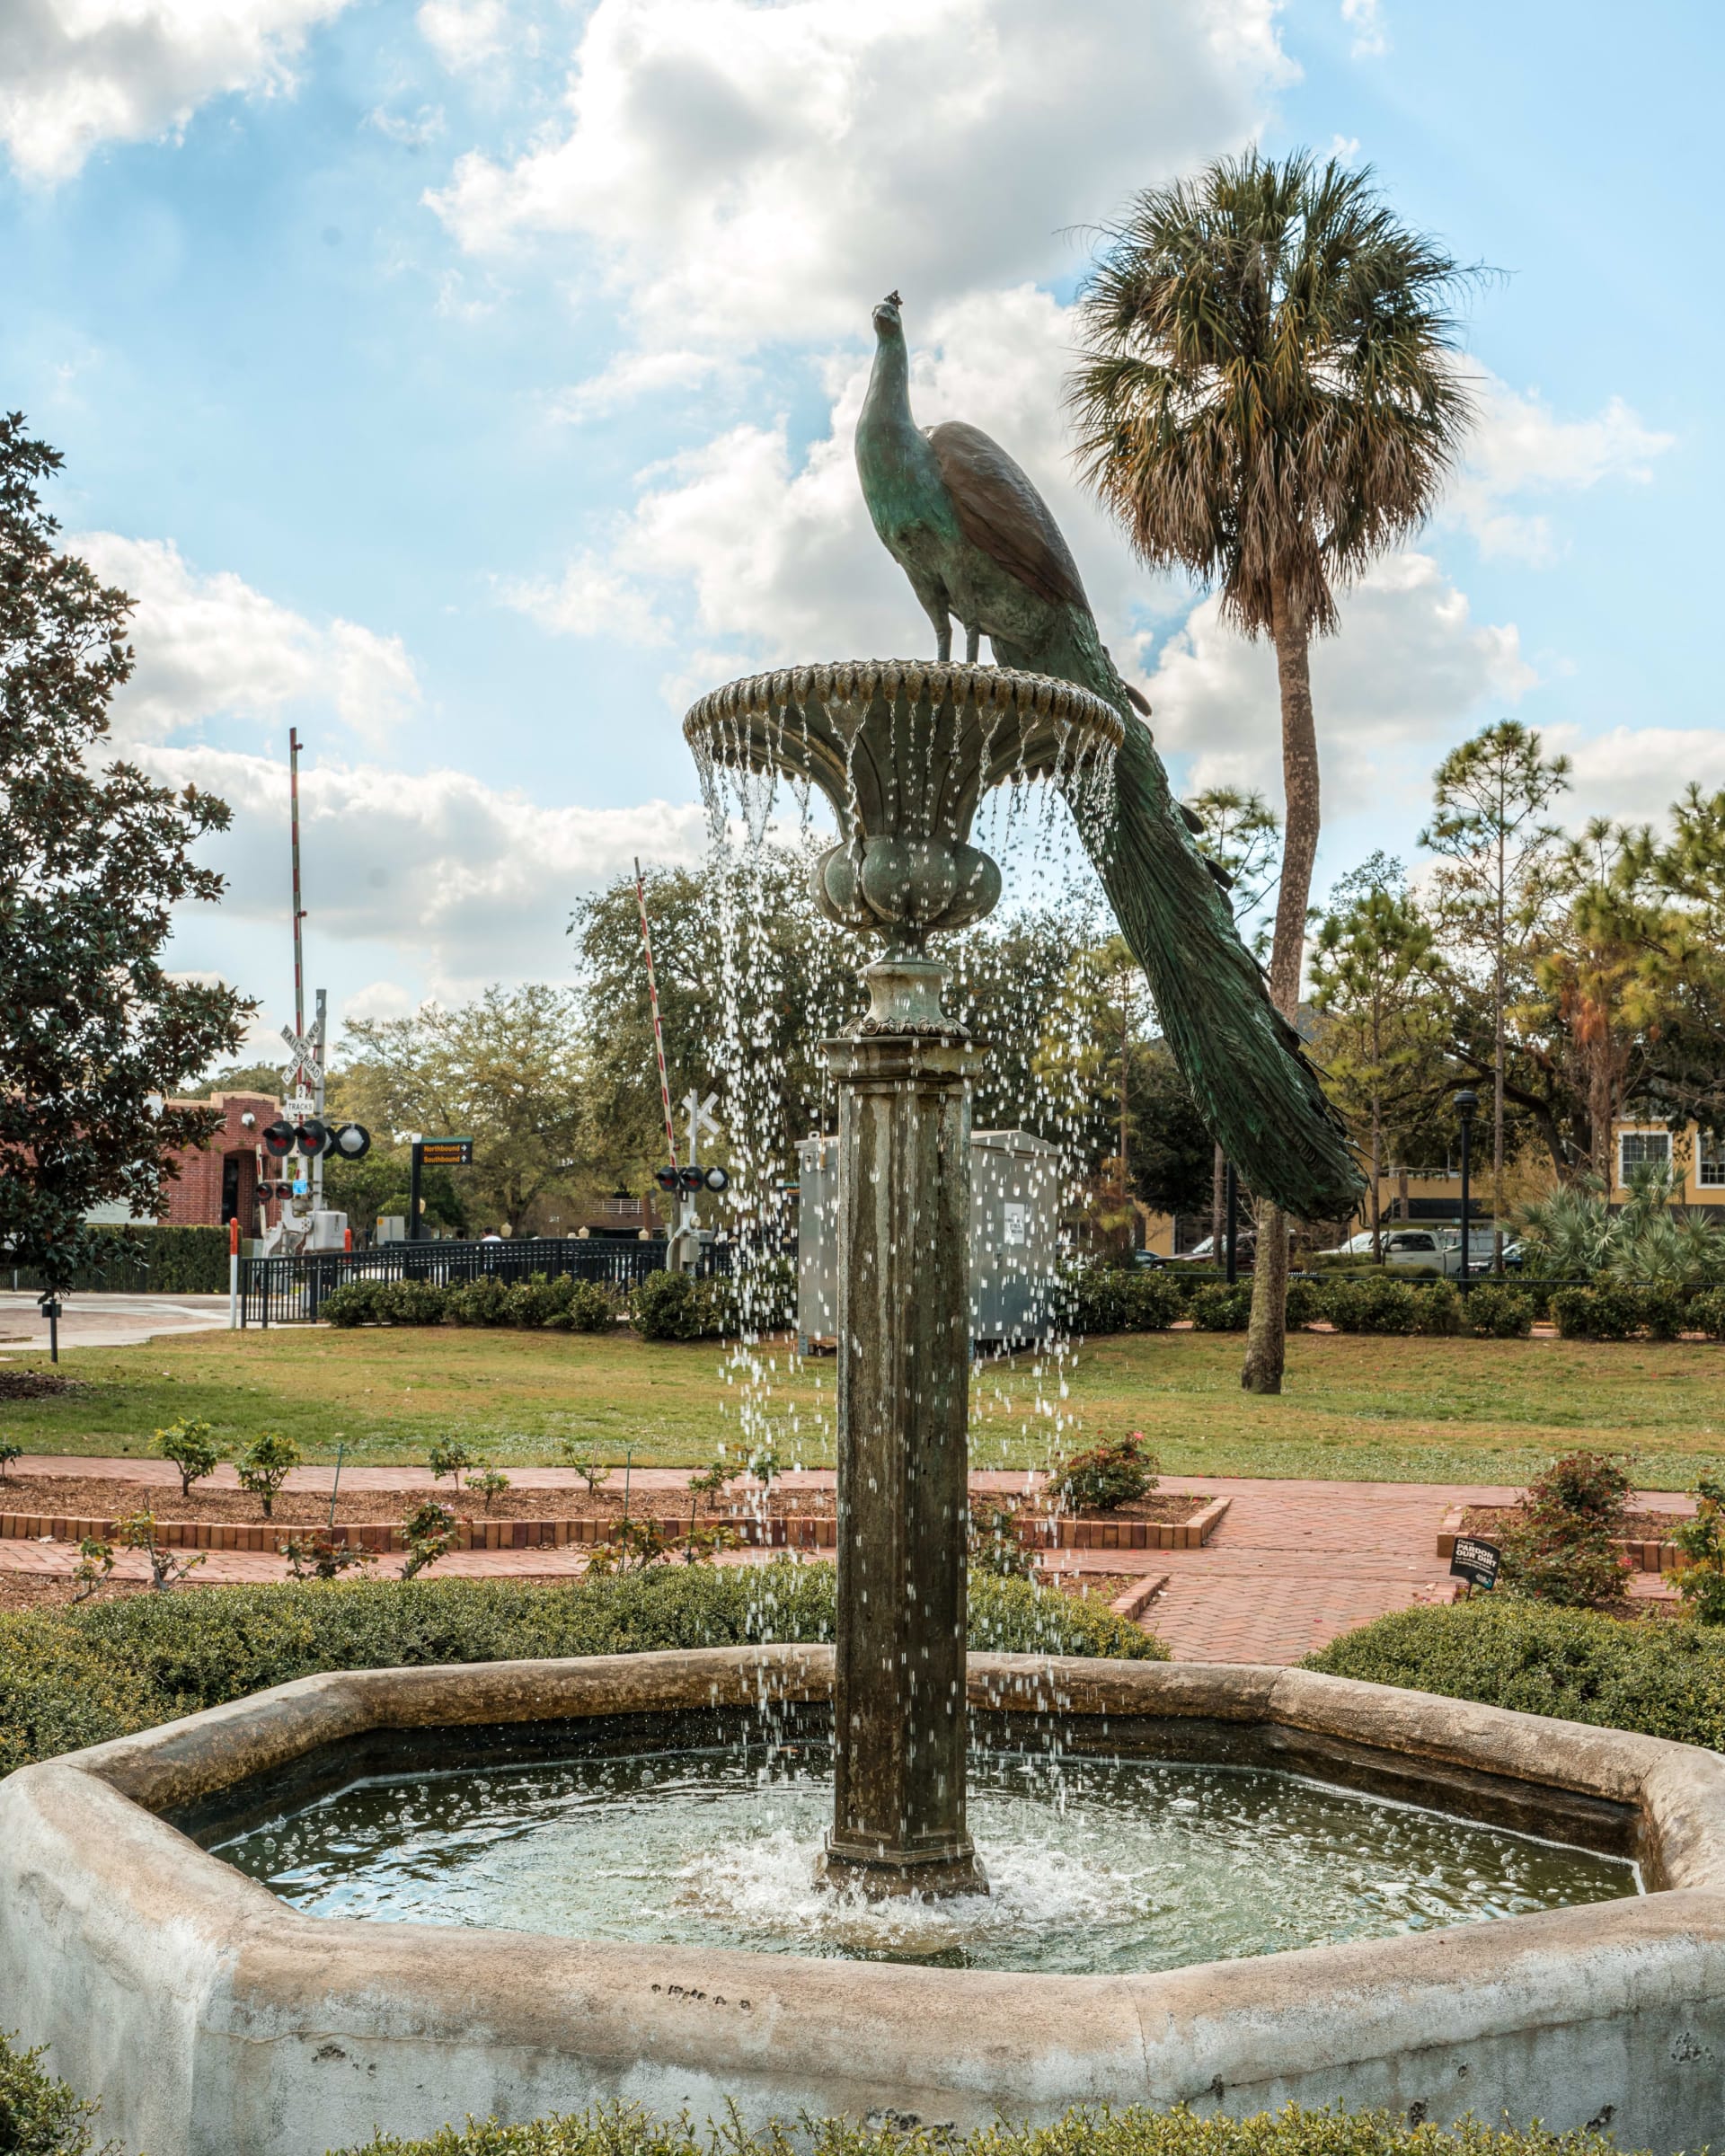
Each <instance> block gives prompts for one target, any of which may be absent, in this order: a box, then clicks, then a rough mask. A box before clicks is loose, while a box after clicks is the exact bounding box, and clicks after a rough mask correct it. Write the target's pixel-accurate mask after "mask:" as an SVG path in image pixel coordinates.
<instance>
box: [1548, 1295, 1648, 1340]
mask: <svg viewBox="0 0 1725 2156" xmlns="http://www.w3.org/2000/svg"><path fill="white" fill-rule="evenodd" d="M1552 1315H1553V1317H1554V1318H1555V1319H1556V1320H1557V1330H1558V1331H1559V1333H1560V1334H1561V1336H1562V1338H1563V1339H1566V1340H1626V1339H1630V1338H1631V1337H1632V1334H1634V1333H1636V1332H1638V1331H1639V1330H1641V1296H1640V1294H1639V1293H1638V1291H1637V1290H1636V1289H1634V1288H1631V1287H1559V1288H1553V1291H1552Z"/></svg>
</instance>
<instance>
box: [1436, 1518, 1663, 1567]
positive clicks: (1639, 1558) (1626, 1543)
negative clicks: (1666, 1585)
mask: <svg viewBox="0 0 1725 2156" xmlns="http://www.w3.org/2000/svg"><path fill="white" fill-rule="evenodd" d="M1474 1509H1475V1507H1473V1505H1472V1504H1468V1505H1452V1506H1450V1507H1448V1509H1447V1510H1446V1512H1445V1514H1444V1516H1443V1519H1442V1521H1441V1522H1440V1523H1439V1524H1438V1556H1439V1557H1441V1558H1445V1559H1448V1558H1452V1557H1454V1556H1455V1537H1456V1536H1457V1535H1458V1534H1460V1533H1462V1532H1463V1528H1462V1522H1463V1520H1464V1518H1465V1517H1466V1516H1467V1515H1468V1514H1469V1513H1470V1512H1472V1511H1473V1510H1474ZM1611 1546H1612V1548H1613V1549H1614V1550H1621V1551H1623V1553H1624V1554H1625V1556H1626V1557H1627V1558H1628V1559H1629V1568H1630V1570H1631V1571H1632V1572H1675V1571H1676V1569H1677V1568H1678V1567H1679V1566H1680V1565H1681V1564H1682V1563H1683V1551H1682V1549H1681V1548H1680V1547H1679V1545H1678V1544H1677V1543H1676V1542H1641V1541H1638V1540H1632V1539H1630V1538H1629V1537H1628V1536H1625V1535H1617V1536H1614V1537H1613V1540H1612V1545H1611Z"/></svg>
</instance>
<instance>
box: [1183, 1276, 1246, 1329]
mask: <svg viewBox="0 0 1725 2156" xmlns="http://www.w3.org/2000/svg"><path fill="white" fill-rule="evenodd" d="M1186 1307H1187V1310H1188V1312H1190V1317H1191V1321H1192V1323H1193V1325H1194V1326H1195V1327H1196V1328H1197V1330H1199V1332H1243V1331H1244V1330H1246V1327H1247V1325H1248V1324H1249V1323H1250V1322H1251V1319H1252V1289H1251V1286H1249V1285H1248V1284H1247V1283H1246V1282H1245V1281H1239V1282H1237V1283H1236V1284H1235V1285H1234V1286H1233V1287H1229V1286H1227V1285H1226V1284H1225V1282H1224V1283H1213V1284H1212V1285H1211V1286H1208V1287H1200V1288H1199V1291H1198V1293H1197V1294H1195V1295H1194V1296H1193V1297H1192V1299H1191V1301H1190V1303H1188V1304H1187V1306H1186Z"/></svg>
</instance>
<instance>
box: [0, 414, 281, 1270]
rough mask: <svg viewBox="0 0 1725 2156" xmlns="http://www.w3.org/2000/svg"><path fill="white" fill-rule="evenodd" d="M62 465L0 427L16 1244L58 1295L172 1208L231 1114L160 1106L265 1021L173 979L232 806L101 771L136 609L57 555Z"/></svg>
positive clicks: (2, 1016)
mask: <svg viewBox="0 0 1725 2156" xmlns="http://www.w3.org/2000/svg"><path fill="white" fill-rule="evenodd" d="M59 463H60V459H59V457H58V455H57V454H56V453H55V452H54V451H53V450H52V449H50V448H49V446H47V444H46V443H43V442H40V441H34V440H31V438H30V437H27V436H26V435H25V433H24V431H23V420H22V415H21V414H19V413H15V412H14V413H12V414H10V415H9V416H7V417H6V418H4V419H3V420H0V806H3V807H4V813H0V892H4V894H5V897H4V903H0V983H4V992H3V993H0V1250H4V1251H6V1252H8V1253H9V1254H11V1255H13V1257H15V1259H17V1261H18V1262H19V1263H20V1264H21V1265H23V1266H28V1267H30V1268H32V1269H33V1270H35V1271H36V1272H38V1273H39V1274H40V1275H41V1276H42V1277H43V1278H44V1280H45V1281H46V1283H47V1284H48V1285H49V1286H51V1287H55V1288H63V1287H65V1286H66V1285H68V1283H69V1282H70V1281H71V1279H72V1278H73V1277H74V1275H75V1273H76V1272H77V1271H78V1270H79V1268H81V1267H82V1266H84V1265H85V1264H87V1263H88V1262H90V1261H91V1260H92V1259H93V1257H94V1256H95V1254H96V1251H97V1232H96V1231H95V1230H94V1229H93V1228H92V1227H91V1226H90V1225H89V1224H88V1221H87V1218H86V1215H88V1214H89V1213H90V1211H91V1210H92V1209H93V1207H95V1206H99V1205H102V1204H106V1203H110V1202H112V1201H114V1200H120V1201H123V1202H125V1203H127V1204H128V1206H130V1209H131V1211H132V1213H133V1214H134V1215H135V1216H137V1217H139V1218H142V1219H146V1220H148V1219H153V1218H155V1216H157V1215H159V1214H160V1213H162V1212H163V1211H164V1210H165V1201H164V1169H163V1162H164V1156H165V1155H166V1154H167V1153H171V1152H173V1151H174V1150H176V1149H178V1148H179V1147H181V1146H184V1145H188V1144H196V1143H197V1142H198V1141H199V1140H200V1139H202V1138H205V1137H207V1136H208V1135H209V1134H210V1132H211V1131H212V1130H214V1129H215V1127H217V1122H218V1120H219V1118H217V1117H215V1116H214V1115H213V1114H211V1113H209V1112H208V1111H207V1110H203V1109H190V1108H174V1107H169V1108H166V1109H163V1110H162V1112H161V1113H160V1114H159V1115H156V1114H153V1113H152V1111H151V1109H150V1108H149V1106H148V1101H149V1099H150V1096H152V1095H157V1096H161V1095H168V1094H172V1093H173V1091H175V1089H176V1088H177V1087H178V1086H180V1085H181V1083H182V1082H184V1081H185V1080H187V1079H188V1078H190V1077H192V1076H194V1075H195V1074H197V1073H198V1072H199V1070H200V1069H201V1068H202V1067H203V1065H205V1064H206V1063H208V1062H209V1061H210V1060H211V1059H212V1058H213V1057H215V1056H219V1055H221V1054H223V1053H225V1052H230V1051H231V1050H232V1049H233V1048H234V1047H235V1046H236V1045H237V1043H238V1040H239V1038H240V1035H241V1032H242V1030H243V1023H242V1021H243V1019H244V1017H245V1015H246V1014H247V1013H248V1012H249V1011H250V1010H251V1009H252V1005H251V1004H250V1003H247V1002H246V1000H245V999H244V998H243V997H242V996H240V995H239V994H236V993H235V992H234V990H232V989H230V988H227V987H225V986H223V985H220V984H218V983H217V984H212V983H208V982H196V981H180V980H172V979H170V978H169V976H168V975H167V974H166V972H165V971H164V968H163V967H162V964H161V954H162V950H163V947H164V944H165V942H166V941H167V937H168V934H169V931H170V927H171V924H172V917H173V907H174V906H176V905H179V904H181V903H182V902H184V901H186V900H194V901H204V902H209V901H213V900H215V899H216V898H217V897H219V896H220V894H221V891H222V888H223V882H222V879H221V877H220V876H218V875H217V873H216V872H215V871H214V870H211V869H208V868H207V867H204V866H203V865H202V864H201V863H199V862H198V861H197V860H196V858H195V856H194V848H195V847H196V844H197V842H198V841H199V839H200V838H202V837H204V836H205V835H207V834H208V833H209V832H212V831H219V830H222V829H225V828H226V825H227V821H228V812H227V808H226V805H225V804H224V803H223V802H221V801H219V800H216V799H215V798H214V796H212V795H209V794H204V793H199V792H198V791H197V790H196V789H194V788H187V789H186V790H185V791H183V792H181V793H175V792H174V791H172V790H170V789H169V788H166V787H163V786H158V785H157V784H155V782H154V781H153V780H151V779H149V778H147V777H146V775H145V774H144V773H142V772H141V771H139V770H138V769H137V767H136V766H135V765H132V764H124V763H107V764H104V763H103V761H102V756H103V753H104V750H105V748H106V745H107V737H108V731H109V718H108V707H109V703H110V702H111V698H112V696H113V694H114V692H115V690H116V689H118V688H119V686H120V685H122V684H123V683H124V682H125V681H126V679H127V678H128V676H129V675H130V673H131V670H132V653H131V649H130V647H129V646H128V644H127V643H126V642H125V641H124V631H125V626H126V622H127V617H128V614H129V612H130V608H131V601H130V600H129V599H128V597H127V596H126V595H125V593H124V592H121V591H118V590H114V589H112V588H108V587H104V586H102V585H101V584H99V583H98V582H97V580H96V579H95V577H94V576H93V573H92V572H91V570H89V568H88V567H87V566H86V565H85V564H84V562H82V561H78V560H77V559H76V558H75V557H74V556H71V555H66V554H60V553H57V552H55V551H54V547H53V544H52V539H53V535H54V533H55V530H56V528H57V527H56V526H55V523H54V520H53V518H52V517H49V515H48V513H47V511H46V510H45V509H44V508H42V506H41V503H40V499H39V496H38V491H37V490H38V487H39V486H40V482H42V481H43V480H44V479H46V478H47V477H48V476H49V474H50V473H53V472H55V471H57V469H58V468H59Z"/></svg>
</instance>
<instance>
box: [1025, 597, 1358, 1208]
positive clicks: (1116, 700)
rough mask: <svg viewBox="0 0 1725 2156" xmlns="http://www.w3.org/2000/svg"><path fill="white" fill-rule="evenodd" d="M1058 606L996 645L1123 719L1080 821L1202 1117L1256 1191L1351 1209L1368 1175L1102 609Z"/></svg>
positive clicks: (1289, 1201)
mask: <svg viewBox="0 0 1725 2156" xmlns="http://www.w3.org/2000/svg"><path fill="white" fill-rule="evenodd" d="M1063 614H1064V620H1063V622H1062V624H1061V627H1060V630H1059V631H1058V632H1057V633H1056V635H1054V636H1053V637H1051V638H1050V639H1049V640H1048V642H1047V643H1046V644H1045V645H1043V646H1042V647H1040V648H1039V649H1036V650H1031V649H1017V648H1013V647H1010V646H1003V644H1002V643H1001V641H1000V640H999V639H998V638H995V639H992V640H991V641H993V643H994V648H995V658H996V659H997V660H998V661H999V662H1000V663H1001V664H1002V665H1003V666H1009V667H1025V668H1027V669H1028V670H1030V671H1031V672H1037V673H1043V674H1052V675H1055V676H1057V677H1058V678H1060V679H1062V680H1066V681H1073V682H1076V683H1077V684H1078V685H1080V686H1081V687H1083V688H1086V689H1089V690H1091V691H1092V693H1093V694H1096V695H1099V696H1104V697H1106V698H1107V699H1108V701H1109V702H1110V703H1112V704H1113V705H1114V706H1115V707H1116V709H1117V710H1118V711H1119V712H1120V714H1121V716H1122V718H1123V719H1124V720H1125V721H1126V741H1125V744H1124V746H1123V747H1122V748H1121V750H1120V753H1119V759H1118V762H1117V764H1116V765H1115V789H1116V797H1117V799H1116V811H1115V817H1114V820H1113V824H1112V826H1111V828H1107V829H1103V828H1099V827H1097V826H1095V825H1094V824H1093V822H1092V820H1091V819H1088V818H1086V817H1084V816H1080V817H1077V818H1076V819H1075V820H1076V821H1077V823H1078V826H1079V828H1080V831H1081V832H1082V833H1083V835H1084V844H1085V846H1086V848H1087V850H1088V851H1089V853H1090V856H1091V860H1092V862H1093V863H1094V865H1095V869H1096V872H1097V874H1098V875H1099V876H1100V877H1101V882H1102V888H1103V889H1104V890H1105V891H1106V892H1107V893H1108V898H1109V904H1110V906H1112V907H1113V909H1114V915H1115V918H1116V920H1117V921H1118V922H1119V926H1120V933H1121V935H1122V936H1124V937H1125V939H1126V941H1127V945H1128V949H1129V950H1131V952H1132V955H1133V956H1134V957H1135V958H1136V959H1137V961H1138V963H1139V965H1141V966H1142V967H1143V968H1144V970H1145V974H1146V978H1147V979H1148V981H1149V984H1150V993H1151V995H1152V996H1153V997H1154V1001H1155V1006H1156V1015H1157V1017H1158V1019H1159V1020H1160V1021H1161V1024H1162V1029H1163V1035H1164V1037H1165V1038H1166V1039H1167V1042H1168V1045H1169V1047H1171V1048H1172V1050H1173V1053H1174V1057H1175V1060H1176V1061H1177V1062H1178V1063H1179V1065H1180V1067H1181V1070H1182V1071H1183V1072H1184V1073H1185V1075H1186V1082H1187V1083H1188V1084H1189V1085H1190V1087H1191V1089H1192V1093H1193V1097H1194V1098H1195V1099H1196V1100H1197V1102H1198V1105H1199V1112H1200V1113H1201V1114H1202V1116H1203V1118H1204V1121H1205V1124H1206V1126H1207V1128H1208V1129H1209V1132H1210V1134H1211V1135H1212V1136H1213V1137H1214V1138H1215V1139H1216V1143H1217V1144H1219V1145H1220V1146H1221V1148H1222V1150H1223V1152H1224V1153H1225V1154H1226V1156H1227V1158H1228V1159H1229V1160H1230V1161H1231V1162H1233V1163H1234V1169H1235V1171H1237V1173H1238V1174H1239V1176H1240V1179H1241V1180H1242V1182H1243V1183H1244V1184H1246V1185H1247V1187H1248V1188H1250V1189H1252V1191H1254V1192H1255V1193H1256V1194H1257V1195H1258V1196H1259V1197H1268V1198H1271V1199H1273V1200H1274V1201H1275V1203H1276V1204H1277V1205H1278V1206H1281V1207H1282V1208H1283V1209H1284V1210H1285V1211H1286V1212H1288V1213H1292V1214H1295V1215H1297V1216H1299V1217H1300V1218H1302V1219H1306V1220H1322V1219H1335V1218H1338V1217H1340V1216H1343V1215H1347V1214H1349V1213H1351V1212H1352V1211H1353V1209H1354V1207H1355V1205H1356V1204H1357V1202H1358V1196H1359V1192H1360V1189H1361V1188H1362V1187H1363V1186H1362V1179H1361V1177H1360V1174H1359V1171H1358V1165H1357V1164H1356V1162H1355V1158H1354V1153H1353V1149H1352V1147H1351V1146H1350V1144H1349V1140H1348V1136H1347V1134H1346V1132H1345V1131H1344V1129H1343V1127H1342V1125H1341V1121H1340V1118H1339V1117H1338V1116H1337V1114H1336V1112H1335V1110H1334V1109H1332V1108H1331V1105H1330V1103H1329V1101H1328V1100H1326V1099H1325V1097H1324V1092H1323V1085H1322V1083H1321V1082H1320V1081H1319V1078H1318V1074H1317V1072H1316V1071H1315V1070H1314V1068H1313V1066H1312V1065H1311V1063H1310V1062H1309V1061H1308V1060H1307V1058H1306V1056H1305V1052H1304V1050H1303V1049H1302V1048H1301V1047H1300V1041H1299V1036H1298V1034H1297V1033H1296V1031H1295V1029H1294V1028H1293V1027H1292V1026H1291V1025H1289V1024H1288V1022H1287V1020H1286V1019H1285V1018H1284V1017H1283V1016H1282V1015H1281V1013H1280V1012H1278V1010H1277V1008H1276V1006H1275V1005H1274V1004H1273V1003H1271V1002H1270V1000H1269V988H1268V985H1267V984H1266V982H1265V979H1264V975H1263V969H1262V968H1261V967H1260V965H1259V964H1258V961H1257V960H1256V959H1254V958H1253V957H1252V953H1251V952H1250V951H1249V950H1247V949H1246V947H1245V945H1244V944H1243V942H1242V941H1240V935H1239V932H1238V930H1237V929H1236V928H1235V927H1234V917H1233V915H1232V914H1230V912H1229V910H1228V906H1227V902H1226V900H1225V898H1224V897H1223V896H1222V894H1221V892H1220V891H1219V890H1218V889H1217V888H1216V883H1215V880H1214V879H1213V878H1212V877H1211V875H1210V872H1209V870H1207V868H1206V866H1205V865H1204V861H1203V857H1202V856H1201V855H1200V854H1199V851H1198V848H1197V847H1196V846H1195V845H1194V844H1193V843H1192V837H1191V834H1190V832H1189V831H1188V829H1187V828H1186V825H1185V822H1184V819H1183V818H1182V817H1181V814H1180V811H1179V809H1178V808H1177V807H1176V806H1175V802H1174V799H1173V793H1172V788H1171V787H1170V786H1169V783H1168V773H1166V771H1164V770H1163V764H1162V758H1161V757H1160V756H1159V755H1157V754H1156V751H1155V747H1154V741H1153V739H1152V736H1151V732H1150V729H1149V728H1148V727H1147V726H1146V724H1145V723H1144V720H1142V719H1141V718H1140V717H1139V716H1138V714H1137V711H1135V710H1134V709H1133V706H1132V703H1131V700H1130V699H1129V698H1128V695H1127V694H1126V687H1125V685H1124V683H1123V682H1122V681H1121V679H1120V676H1119V673H1118V672H1117V671H1116V669H1115V667H1114V665H1113V662H1112V660H1110V658H1109V656H1108V653H1107V652H1106V651H1105V650H1104V649H1103V648H1102V644H1101V638H1100V637H1099V636H1098V634H1097V631H1096V623H1095V621H1094V619H1093V618H1092V615H1091V614H1089V612H1088V610H1081V609H1079V608H1077V607H1072V606H1068V607H1066V608H1065V609H1063Z"/></svg>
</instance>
